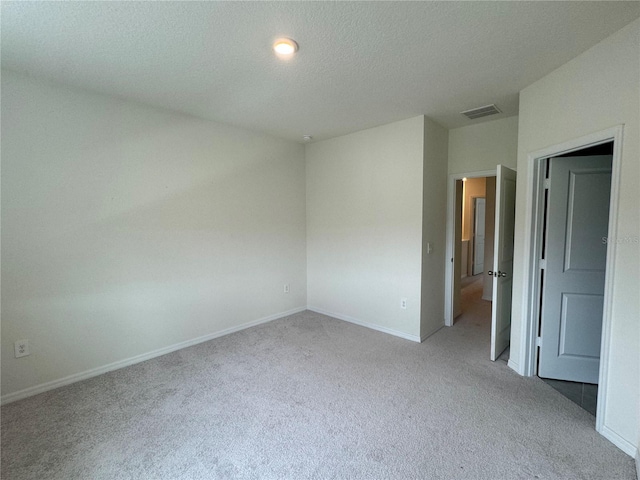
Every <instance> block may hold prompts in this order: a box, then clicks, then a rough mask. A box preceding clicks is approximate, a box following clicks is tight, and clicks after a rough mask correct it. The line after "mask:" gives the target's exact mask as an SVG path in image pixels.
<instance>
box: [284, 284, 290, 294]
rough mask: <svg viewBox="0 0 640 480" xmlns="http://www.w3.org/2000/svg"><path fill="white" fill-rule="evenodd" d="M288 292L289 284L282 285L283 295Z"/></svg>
mask: <svg viewBox="0 0 640 480" xmlns="http://www.w3.org/2000/svg"><path fill="white" fill-rule="evenodd" d="M289 291H290V290H289V284H288V283H285V284H284V293H289Z"/></svg>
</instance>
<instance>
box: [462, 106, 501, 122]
mask: <svg viewBox="0 0 640 480" xmlns="http://www.w3.org/2000/svg"><path fill="white" fill-rule="evenodd" d="M460 113H462V115H464V116H465V117H467V118H469V119H471V120H475V119H476V118H480V117H487V116H489V115H495V114H496V113H502V112H501V111H500V110H499V109H498V107H496V106H495V105H493V104H491V105H485V106H484V107H478V108H472V109H471V110H465V111H464V112H460Z"/></svg>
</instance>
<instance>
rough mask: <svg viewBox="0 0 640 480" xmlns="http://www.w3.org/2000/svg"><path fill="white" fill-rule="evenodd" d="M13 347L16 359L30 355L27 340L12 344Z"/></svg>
mask: <svg viewBox="0 0 640 480" xmlns="http://www.w3.org/2000/svg"><path fill="white" fill-rule="evenodd" d="M13 346H14V348H15V354H16V358H20V357H26V356H27V355H31V352H30V351H29V340H18V341H17V342H16V343H14V344H13Z"/></svg>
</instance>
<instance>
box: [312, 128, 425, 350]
mask: <svg viewBox="0 0 640 480" xmlns="http://www.w3.org/2000/svg"><path fill="white" fill-rule="evenodd" d="M424 124H425V119H424V117H422V116H420V117H415V118H411V119H408V120H404V121H400V122H396V123H392V124H389V125H384V126H381V127H377V128H372V129H369V130H364V131H361V132H357V133H353V134H350V135H346V136H343V137H338V138H334V139H330V140H325V141H321V142H317V143H313V144H310V145H307V147H306V164H307V167H306V168H307V285H308V294H307V297H308V305H309V307H310V308H312V309H315V310H318V311H323V312H329V313H331V314H333V315H335V316H338V317H339V318H340V317H342V318H348V319H351V320H355V321H360V322H363V323H367V324H370V325H373V326H375V327H378V328H383V329H388V330H391V331H393V332H395V333H397V334H401V335H405V336H408V337H411V338H413V339H418V338H419V337H420V296H421V282H420V277H421V263H422V258H421V256H422V202H423V197H422V193H423V191H422V182H423V162H424V156H423V148H424V144H423V141H424V129H425V126H424ZM402 297H406V298H407V300H408V307H407V309H406V310H402V309H400V299H401V298H402Z"/></svg>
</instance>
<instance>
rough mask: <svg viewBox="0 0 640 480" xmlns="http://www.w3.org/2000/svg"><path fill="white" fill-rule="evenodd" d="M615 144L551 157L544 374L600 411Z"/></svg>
mask: <svg viewBox="0 0 640 480" xmlns="http://www.w3.org/2000/svg"><path fill="white" fill-rule="evenodd" d="M612 158H613V143H612V142H608V143H603V144H600V145H597V146H593V147H588V148H586V149H581V150H575V151H573V152H569V153H566V154H563V155H557V156H554V157H550V158H548V159H546V160H544V165H543V168H544V170H545V172H546V177H545V185H544V187H545V198H544V210H545V214H544V217H543V225H542V229H543V239H544V240H543V245H542V256H541V260H542V262H541V263H542V264H541V268H540V271H539V276H540V285H541V288H540V313H539V320H538V322H539V326H538V331H539V338H540V339H541V341H540V342H539V346H538V376H539V377H540V378H542V379H543V380H544V381H546V382H547V383H548V384H550V385H551V386H552V387H553V388H555V389H556V390H558V391H559V392H560V393H562V394H563V395H565V396H566V397H567V398H569V399H571V400H572V401H574V402H575V403H577V404H578V405H580V406H581V407H582V408H584V409H585V410H587V411H589V412H591V413H592V414H593V415H595V413H596V405H597V401H596V398H597V384H598V375H599V370H600V344H601V341H602V310H603V306H604V302H603V300H604V280H605V265H606V260H607V251H606V250H607V249H606V242H604V241H603V239H606V237H607V229H608V224H609V203H610V192H611V163H612Z"/></svg>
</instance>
